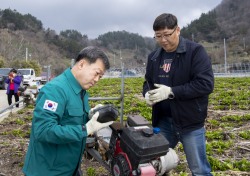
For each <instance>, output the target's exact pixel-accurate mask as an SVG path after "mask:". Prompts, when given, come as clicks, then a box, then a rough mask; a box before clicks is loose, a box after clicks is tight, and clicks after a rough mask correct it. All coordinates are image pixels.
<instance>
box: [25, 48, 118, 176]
mask: <svg viewBox="0 0 250 176" xmlns="http://www.w3.org/2000/svg"><path fill="white" fill-rule="evenodd" d="M109 67H110V64H109V60H108V57H107V56H106V54H105V53H104V52H103V51H102V50H100V49H99V48H97V47H93V46H89V47H86V48H84V49H83V50H82V51H80V53H79V54H78V56H77V58H76V60H75V64H74V66H73V67H72V68H68V69H66V70H65V71H64V72H63V73H62V74H61V75H59V76H58V77H56V78H54V79H53V80H52V81H50V82H48V83H47V84H45V85H44V86H43V87H42V88H41V90H40V92H39V94H38V97H37V100H36V106H35V109H34V113H33V119H32V129H31V134H30V142H29V147H28V151H27V154H26V157H25V162H24V167H23V173H24V174H25V175H26V176H44V175H47V176H50V175H51V176H52V175H60V176H78V175H81V171H80V166H81V160H82V155H83V152H84V149H85V144H86V139H87V136H88V135H90V134H93V133H94V132H96V131H98V130H99V129H101V128H104V127H107V126H109V125H111V124H112V123H113V121H111V122H106V123H99V122H98V121H97V118H98V116H99V112H96V113H95V114H94V115H93V117H92V118H91V119H89V114H90V113H91V112H93V109H94V108H93V109H91V110H90V107H89V103H88V98H89V94H88V92H87V90H88V89H90V88H91V87H93V86H95V84H96V83H97V82H98V81H99V80H100V79H101V78H102V76H103V75H104V72H105V71H106V70H107V69H109ZM95 108H96V107H95Z"/></svg>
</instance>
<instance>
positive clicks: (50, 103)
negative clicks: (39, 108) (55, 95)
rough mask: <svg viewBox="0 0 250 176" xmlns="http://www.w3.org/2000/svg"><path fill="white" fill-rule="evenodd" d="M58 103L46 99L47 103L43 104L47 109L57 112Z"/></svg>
mask: <svg viewBox="0 0 250 176" xmlns="http://www.w3.org/2000/svg"><path fill="white" fill-rule="evenodd" d="M57 106H58V103H56V102H54V101H51V100H45V103H44V105H43V109H47V110H49V111H53V112H55V111H56V109H57Z"/></svg>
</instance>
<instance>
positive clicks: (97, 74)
mask: <svg viewBox="0 0 250 176" xmlns="http://www.w3.org/2000/svg"><path fill="white" fill-rule="evenodd" d="M73 70H74V71H72V73H73V74H74V72H75V70H76V72H75V73H76V74H74V75H75V78H76V79H77V81H78V82H79V83H80V85H81V86H82V88H83V89H85V90H88V89H89V88H91V87H92V86H94V85H95V84H96V83H97V82H98V81H99V80H100V78H101V77H102V76H103V75H104V72H105V66H104V64H103V62H102V61H101V60H100V59H97V60H96V62H95V63H92V64H90V63H89V62H88V61H87V60H80V61H79V62H78V63H77V64H76V65H75V66H74V68H73Z"/></svg>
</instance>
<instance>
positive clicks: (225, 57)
mask: <svg viewBox="0 0 250 176" xmlns="http://www.w3.org/2000/svg"><path fill="white" fill-rule="evenodd" d="M224 60H225V64H224V67H225V73H227V49H226V39H225V38H224Z"/></svg>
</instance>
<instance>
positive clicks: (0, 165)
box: [0, 109, 250, 176]
mask: <svg viewBox="0 0 250 176" xmlns="http://www.w3.org/2000/svg"><path fill="white" fill-rule="evenodd" d="M228 113H230V114H232V113H233V114H244V113H246V112H244V111H238V112H236V111H234V112H232V111H231V112H226V111H209V114H208V118H209V119H219V118H220V117H222V116H224V115H226V114H228ZM248 113H249V112H248ZM31 117H32V109H30V110H29V109H28V110H27V109H26V110H25V111H24V110H20V111H18V112H17V113H15V114H12V115H10V117H8V118H6V119H5V120H4V121H3V122H0V176H22V175H23V174H22V171H21V169H22V166H23V161H24V155H25V153H26V151H27V146H28V142H29V130H30V127H31V121H30V120H31ZM206 128H207V129H212V128H213V126H212V125H208V126H207V127H206ZM241 128H246V129H249V128H250V126H249V123H246V124H243V127H242V126H241ZM248 142H249V141H248ZM235 143H239V140H238V139H235ZM249 145H250V142H249V143H248V146H249ZM244 148H245V149H244ZM241 150H242V151H241V152H239V150H235V148H232V149H231V151H228V153H230V155H234V156H235V157H241V158H242V157H245V158H247V159H248V161H249V159H250V151H249V147H248V148H247V147H242V149H241ZM178 154H180V155H183V153H178ZM221 157H222V158H221V159H222V160H223V159H224V158H225V156H221ZM182 162H185V161H182ZM81 167H82V170H83V173H84V175H98V176H106V175H110V174H109V172H108V171H107V170H106V169H105V168H104V167H102V166H101V164H100V163H98V162H97V161H95V160H94V159H86V158H84V161H83V163H82V165H81ZM186 169H187V168H186ZM183 172H188V169H187V170H183ZM173 175H180V174H178V173H176V172H173ZM222 175H250V173H249V172H237V171H225V172H223V174H222Z"/></svg>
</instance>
